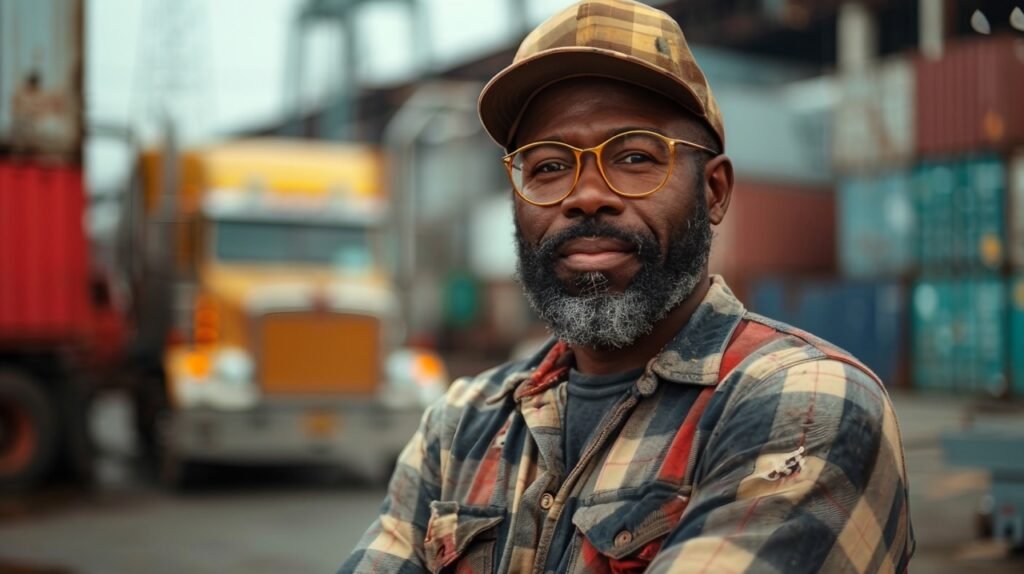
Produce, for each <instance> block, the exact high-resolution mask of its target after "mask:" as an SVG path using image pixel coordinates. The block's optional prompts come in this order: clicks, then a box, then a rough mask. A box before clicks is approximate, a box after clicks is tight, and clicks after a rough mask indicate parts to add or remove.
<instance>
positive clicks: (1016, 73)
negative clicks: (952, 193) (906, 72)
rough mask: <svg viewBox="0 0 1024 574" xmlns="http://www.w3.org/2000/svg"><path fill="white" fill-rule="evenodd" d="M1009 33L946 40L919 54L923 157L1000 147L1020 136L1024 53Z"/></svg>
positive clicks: (918, 109)
mask: <svg viewBox="0 0 1024 574" xmlns="http://www.w3.org/2000/svg"><path fill="white" fill-rule="evenodd" d="M1018 42H1019V41H1018V39H1017V38H1013V37H993V38H984V39H969V40H960V41H957V42H953V43H950V44H948V45H947V46H946V50H945V53H944V55H943V56H942V58H941V59H937V60H932V59H928V58H925V57H921V58H918V60H917V63H916V66H915V69H916V73H915V75H916V100H917V104H916V106H915V107H916V122H915V123H916V133H917V137H916V140H917V150H918V153H919V154H920V155H921V156H922V157H935V156H944V155H954V154H961V153H966V152H972V151H977V150H1001V149H1004V148H1005V147H1006V146H1008V145H1012V144H1014V143H1019V142H1022V141H1024V108H1022V107H1021V106H1020V102H1021V101H1024V57H1022V56H1021V53H1022V51H1021V50H1020V49H1019V46H1018Z"/></svg>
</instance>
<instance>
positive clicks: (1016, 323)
mask: <svg viewBox="0 0 1024 574" xmlns="http://www.w3.org/2000/svg"><path fill="white" fill-rule="evenodd" d="M1010 374H1011V377H1012V383H1011V387H1010V392H1011V393H1012V394H1013V396H1015V397H1018V398H1021V397H1024V275H1017V276H1016V277H1014V278H1013V279H1012V280H1011V283H1010Z"/></svg>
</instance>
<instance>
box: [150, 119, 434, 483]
mask: <svg viewBox="0 0 1024 574" xmlns="http://www.w3.org/2000/svg"><path fill="white" fill-rule="evenodd" d="M383 162H384V158H383V157H382V156H381V154H380V153H379V151H378V150H376V149H374V148H372V147H367V146H359V145H351V144H327V143H314V142H310V141H301V140H294V141H291V140H274V139H268V140H247V141H236V142H230V143H225V144H220V145H213V146H209V147H205V148H201V149H196V150H190V151H186V152H183V153H182V154H180V155H179V156H178V157H176V158H174V159H173V162H171V163H168V161H167V157H165V156H162V155H161V154H160V153H158V152H152V153H148V154H146V155H144V157H143V158H142V162H141V175H142V177H141V183H142V187H143V189H144V191H145V198H146V201H145V205H146V212H147V213H149V214H150V219H151V220H153V221H156V222H162V224H163V225H165V226H169V227H170V228H171V229H173V233H169V234H152V233H150V234H149V237H150V240H153V238H154V237H157V238H159V239H156V241H168V242H170V243H172V244H173V245H172V246H170V248H167V249H164V250H163V251H164V253H165V257H170V258H171V259H172V260H173V264H172V265H171V269H173V272H171V273H168V274H166V275H165V276H166V277H167V280H168V281H170V282H171V283H173V287H172V288H170V289H168V290H167V292H168V294H169V295H168V297H169V298H170V301H169V303H170V309H171V311H170V316H171V320H170V321H169V324H170V331H169V333H168V336H167V341H168V342H167V344H166V347H165V352H164V354H163V377H162V378H163V385H162V386H163V392H164V393H165V396H164V397H162V399H163V400H162V401H161V403H162V405H163V408H159V409H144V411H143V412H144V416H152V417H153V421H152V422H153V423H154V430H153V431H152V432H153V434H154V436H155V437H156V438H155V442H156V443H157V446H158V448H157V450H158V452H159V455H160V461H159V462H160V468H161V476H162V478H163V479H164V480H165V481H166V482H168V483H170V484H173V485H178V484H181V483H183V482H184V481H186V480H187V479H188V476H189V473H190V471H191V470H192V469H193V468H194V467H195V466H197V465H202V464H204V463H231V464H246V465H249V464H263V463H274V464H280V463H298V464H306V463H312V464H318V465H334V466H344V467H347V468H349V469H350V470H352V471H353V472H354V473H357V474H359V475H362V476H365V477H374V478H379V477H383V476H385V475H386V474H387V473H388V472H389V471H390V469H391V468H392V465H393V462H394V458H395V456H396V455H397V454H398V452H399V451H400V449H401V448H402V446H403V445H404V444H405V442H407V441H408V439H409V438H410V437H411V436H412V434H413V432H414V431H415V428H416V425H417V423H418V421H419V418H420V415H421V414H422V411H423V408H424V407H425V406H426V405H427V404H429V403H430V402H431V401H433V400H434V399H436V398H437V397H439V396H440V395H441V394H442V393H443V391H444V387H445V385H446V383H447V381H446V373H445V369H444V366H443V364H442V362H441V360H440V359H439V358H438V357H437V356H436V355H435V354H433V353H431V352H428V351H424V350H416V349H412V348H405V347H402V340H403V336H404V334H403V328H402V320H401V314H400V309H399V307H398V301H399V297H397V295H396V292H395V287H394V282H393V280H392V279H393V273H391V272H390V271H389V269H390V266H389V265H388V264H387V263H386V262H387V261H388V257H386V254H387V249H388V247H389V245H390V244H389V239H390V237H389V231H390V230H392V228H393V226H391V225H390V224H389V222H390V217H389V201H388V195H387V193H386V189H385V186H384V183H383V172H384V169H383ZM169 165H170V166H174V167H172V168H171V169H177V172H178V173H177V175H176V177H172V178H168V177H166V176H167V173H166V172H167V169H168V168H167V166H169ZM167 182H172V183H170V184H168V183H167ZM167 185H173V186H174V188H175V189H174V190H172V191H173V192H172V193H168V192H167V189H166V187H167ZM162 188H163V189H162ZM161 206H162V207H161ZM161 212H163V214H164V215H163V216H161V215H160V213H161ZM168 214H170V215H171V216H170V217H168V216H167V215H168ZM164 247H168V246H164ZM157 251H159V250H157ZM147 410H148V411H149V414H145V412H146V411H147ZM143 426H145V421H143Z"/></svg>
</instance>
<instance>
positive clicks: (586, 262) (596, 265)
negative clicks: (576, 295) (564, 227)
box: [558, 237, 636, 273]
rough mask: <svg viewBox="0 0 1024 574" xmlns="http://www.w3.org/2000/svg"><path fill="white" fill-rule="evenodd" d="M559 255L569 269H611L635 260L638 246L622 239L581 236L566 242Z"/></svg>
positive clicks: (582, 271)
mask: <svg viewBox="0 0 1024 574" xmlns="http://www.w3.org/2000/svg"><path fill="white" fill-rule="evenodd" d="M558 255H559V261H560V263H561V264H562V266H564V267H565V268H566V269H567V270H569V271H573V272H576V273H586V272H591V271H609V270H612V269H614V268H616V267H620V266H622V265H624V264H626V263H629V262H631V261H633V260H634V259H635V256H636V248H635V246H634V245H633V244H632V243H630V242H627V241H622V240H621V239H614V238H610V237H581V238H578V239H571V240H569V241H567V242H565V244H564V245H562V247H561V248H560V249H559V250H558Z"/></svg>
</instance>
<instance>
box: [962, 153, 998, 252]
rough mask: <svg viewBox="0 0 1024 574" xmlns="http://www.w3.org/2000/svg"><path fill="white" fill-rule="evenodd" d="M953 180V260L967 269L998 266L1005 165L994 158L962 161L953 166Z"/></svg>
mask: <svg viewBox="0 0 1024 574" xmlns="http://www.w3.org/2000/svg"><path fill="white" fill-rule="evenodd" d="M957 180H958V184H959V185H958V187H957V197H955V198H954V202H953V203H954V206H957V207H958V208H959V209H957V212H958V215H959V216H960V222H959V225H958V226H957V227H956V228H955V230H956V232H955V235H954V247H953V250H954V253H955V257H956V261H957V263H958V265H959V267H960V268H961V269H966V270H971V271H974V270H986V269H987V270H996V269H999V268H1000V267H1002V265H1003V263H1004V261H1005V257H1006V248H1005V237H1006V233H1005V231H1004V230H1005V223H1004V219H1005V211H1004V207H1005V205H1006V203H1005V197H1006V167H1005V165H1004V163H1003V161H1002V160H1001V159H999V158H997V157H981V158H976V159H970V160H966V161H964V162H962V163H960V164H958V165H957Z"/></svg>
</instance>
